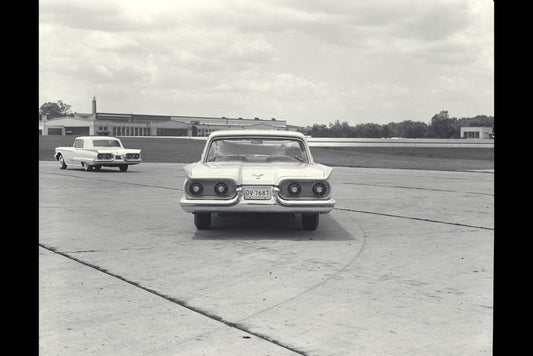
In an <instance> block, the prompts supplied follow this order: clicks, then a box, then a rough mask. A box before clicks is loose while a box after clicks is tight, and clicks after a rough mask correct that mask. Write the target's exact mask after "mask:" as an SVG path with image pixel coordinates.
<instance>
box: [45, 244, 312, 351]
mask: <svg viewBox="0 0 533 356" xmlns="http://www.w3.org/2000/svg"><path fill="white" fill-rule="evenodd" d="M39 246H40V247H41V248H44V249H45V250H48V251H50V252H52V253H55V254H58V255H60V256H63V257H66V258H68V259H70V260H72V261H75V262H77V263H80V264H82V265H84V266H87V267H90V268H93V269H95V270H97V271H99V272H101V273H104V274H106V275H108V276H111V277H113V278H116V279H119V280H121V281H123V282H125V283H128V284H130V285H132V286H134V287H137V288H140V289H142V290H144V291H146V292H148V293H150V294H153V295H155V296H158V297H160V298H163V299H165V300H167V301H169V302H171V303H174V304H177V305H179V306H181V307H183V308H186V309H189V310H190V311H193V312H195V313H197V314H200V315H202V316H205V317H207V318H209V319H211V320H214V321H217V322H219V323H222V324H224V325H226V326H228V327H230V328H234V329H237V330H240V331H243V332H245V333H247V334H250V335H253V336H255V337H257V338H259V339H261V340H264V341H266V342H269V343H271V344H274V345H277V346H279V347H282V348H284V349H286V350H289V351H292V352H294V353H296V354H299V355H302V356H306V355H307V354H306V353H305V352H303V351H300V350H297V349H295V348H293V347H291V346H288V345H284V344H282V343H281V342H279V341H277V340H274V339H271V338H270V337H268V336H267V335H263V334H261V333H258V332H255V331H251V330H248V329H247V328H246V327H245V326H243V325H240V324H238V323H235V322H231V321H228V320H224V319H223V318H222V317H220V316H218V315H215V314H212V313H209V312H207V311H205V310H202V309H200V308H197V307H193V306H191V305H188V304H187V303H186V302H185V301H182V300H179V299H177V298H174V297H171V296H168V295H165V294H163V293H161V292H158V291H156V290H154V289H151V288H148V287H144V286H142V285H140V284H139V283H137V282H133V281H130V280H128V279H126V278H124V277H122V276H119V275H117V274H114V273H112V272H109V271H108V270H106V269H105V268H101V267H99V266H96V265H94V264H92V263H89V262H86V261H83V260H80V259H79V258H76V257H74V256H71V255H69V254H67V253H64V252H61V251H58V250H57V249H56V248H54V247H51V246H47V245H44V244H42V243H39Z"/></svg>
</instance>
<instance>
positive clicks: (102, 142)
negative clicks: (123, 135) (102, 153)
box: [93, 140, 121, 147]
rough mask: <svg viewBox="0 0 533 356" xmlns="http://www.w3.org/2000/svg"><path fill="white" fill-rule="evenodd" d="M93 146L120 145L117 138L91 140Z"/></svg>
mask: <svg viewBox="0 0 533 356" xmlns="http://www.w3.org/2000/svg"><path fill="white" fill-rule="evenodd" d="M93 147H121V146H120V142H119V141H117V140H93Z"/></svg>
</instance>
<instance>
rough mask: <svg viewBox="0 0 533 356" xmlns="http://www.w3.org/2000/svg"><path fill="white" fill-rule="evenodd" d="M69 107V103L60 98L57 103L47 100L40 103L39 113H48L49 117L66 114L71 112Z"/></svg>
mask: <svg viewBox="0 0 533 356" xmlns="http://www.w3.org/2000/svg"><path fill="white" fill-rule="evenodd" d="M70 107H71V106H70V105H68V104H65V103H64V102H63V101H62V100H58V101H57V103H52V102H47V103H44V104H43V105H41V107H40V108H39V114H41V115H42V114H48V118H49V119H53V118H56V117H62V116H68V115H71V114H72V112H71V110H70Z"/></svg>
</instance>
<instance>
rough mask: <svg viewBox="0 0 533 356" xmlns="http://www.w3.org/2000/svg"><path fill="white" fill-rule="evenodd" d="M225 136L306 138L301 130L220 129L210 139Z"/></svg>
mask: <svg viewBox="0 0 533 356" xmlns="http://www.w3.org/2000/svg"><path fill="white" fill-rule="evenodd" d="M225 136H232V137H235V136H275V137H294V138H300V139H305V136H304V134H302V133H301V132H297V131H282V130H219V131H214V132H213V133H211V135H209V139H212V138H216V137H225Z"/></svg>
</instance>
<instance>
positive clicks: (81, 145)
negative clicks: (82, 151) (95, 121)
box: [74, 140, 83, 148]
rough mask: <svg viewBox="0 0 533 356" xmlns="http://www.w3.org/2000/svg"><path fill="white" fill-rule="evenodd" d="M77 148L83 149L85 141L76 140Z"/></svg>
mask: <svg viewBox="0 0 533 356" xmlns="http://www.w3.org/2000/svg"><path fill="white" fill-rule="evenodd" d="M74 147H75V148H83V140H74Z"/></svg>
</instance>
